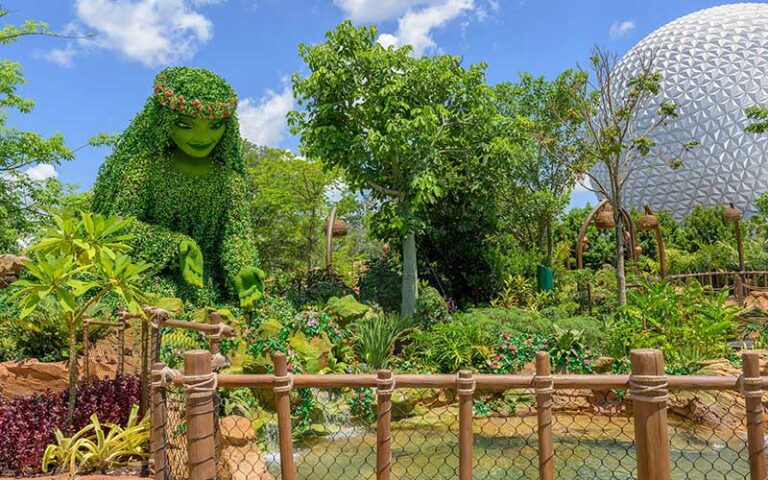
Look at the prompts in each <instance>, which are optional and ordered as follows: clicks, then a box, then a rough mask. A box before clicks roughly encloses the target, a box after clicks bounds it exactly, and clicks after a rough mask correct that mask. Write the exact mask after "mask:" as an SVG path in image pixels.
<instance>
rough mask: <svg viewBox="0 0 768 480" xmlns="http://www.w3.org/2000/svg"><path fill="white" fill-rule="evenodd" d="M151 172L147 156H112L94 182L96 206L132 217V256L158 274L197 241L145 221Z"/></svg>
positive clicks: (173, 265) (111, 212) (94, 201)
mask: <svg viewBox="0 0 768 480" xmlns="http://www.w3.org/2000/svg"><path fill="white" fill-rule="evenodd" d="M120 160H122V161H120ZM151 175H152V172H151V171H150V168H149V162H148V161H146V160H145V159H137V158H134V159H118V158H117V157H110V158H108V159H107V161H106V162H105V163H104V166H103V167H102V168H101V170H100V171H99V177H98V179H97V180H96V184H95V185H94V196H93V201H92V208H93V210H94V211H97V212H100V213H104V214H106V215H119V216H121V217H132V218H133V219H134V221H133V225H132V227H131V230H132V231H131V233H132V234H133V235H134V236H135V238H134V239H133V240H132V241H131V242H130V244H131V247H132V248H133V250H132V256H133V257H134V258H136V259H139V260H144V261H146V262H148V263H151V264H152V272H155V273H157V272H160V271H162V270H165V269H166V268H168V267H176V266H177V265H178V258H179V253H180V252H179V249H180V246H181V245H182V243H183V242H185V241H186V242H191V243H192V244H194V245H195V246H196V244H195V242H194V240H192V239H191V238H190V237H188V236H187V235H184V234H181V233H177V232H173V231H171V230H168V229H167V228H165V227H161V226H159V225H155V224H152V223H148V222H145V221H142V220H141V219H144V218H146V216H147V213H146V212H147V205H148V202H149V195H150V193H151V188H152V186H151V184H150V179H151V178H152V177H151ZM190 283H191V282H190Z"/></svg>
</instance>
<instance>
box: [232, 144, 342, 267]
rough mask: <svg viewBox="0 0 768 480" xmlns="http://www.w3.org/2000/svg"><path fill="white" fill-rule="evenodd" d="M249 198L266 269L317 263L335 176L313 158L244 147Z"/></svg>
mask: <svg viewBox="0 0 768 480" xmlns="http://www.w3.org/2000/svg"><path fill="white" fill-rule="evenodd" d="M244 151H245V164H246V170H247V173H248V181H249V182H250V183H251V185H252V189H251V191H253V192H254V193H253V198H252V199H251V200H250V210H251V216H252V219H253V226H254V230H255V234H256V239H257V246H258V249H259V252H260V254H261V256H262V264H263V266H264V269H265V270H266V271H286V272H293V271H298V270H301V269H302V268H305V269H306V270H312V269H313V268H316V267H317V264H318V260H319V259H320V258H321V257H322V245H323V238H324V236H325V230H324V228H323V226H324V225H325V221H326V219H327V217H328V210H329V205H328V198H327V192H328V189H329V188H330V187H331V185H332V184H333V182H334V180H336V178H337V175H335V174H334V173H333V172H332V171H329V170H325V169H323V165H322V163H320V162H319V161H316V160H308V159H303V158H298V157H296V156H295V155H293V154H292V153H291V152H289V151H286V150H280V149H276V148H269V147H257V146H255V145H253V144H250V143H246V145H245V150H244Z"/></svg>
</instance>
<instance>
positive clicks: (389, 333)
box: [355, 315, 412, 369]
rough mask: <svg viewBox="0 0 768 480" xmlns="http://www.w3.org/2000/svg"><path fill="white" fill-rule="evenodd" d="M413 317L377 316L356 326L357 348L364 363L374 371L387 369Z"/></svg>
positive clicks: (361, 321)
mask: <svg viewBox="0 0 768 480" xmlns="http://www.w3.org/2000/svg"><path fill="white" fill-rule="evenodd" d="M411 324H412V321H411V317H404V318H401V317H400V316H398V315H377V316H375V317H373V318H369V319H364V320H360V321H359V322H358V323H357V324H356V325H355V334H356V337H357V341H356V343H355V347H356V350H357V353H358V355H359V356H360V358H361V359H362V361H363V363H365V364H366V365H368V366H369V367H371V368H374V369H380V368H385V367H386V366H387V362H388V360H389V356H390V355H391V354H392V351H393V350H394V348H395V342H397V340H398V339H399V338H400V337H401V336H402V335H403V334H404V333H406V331H407V330H409V329H410V328H411V326H412V325H411Z"/></svg>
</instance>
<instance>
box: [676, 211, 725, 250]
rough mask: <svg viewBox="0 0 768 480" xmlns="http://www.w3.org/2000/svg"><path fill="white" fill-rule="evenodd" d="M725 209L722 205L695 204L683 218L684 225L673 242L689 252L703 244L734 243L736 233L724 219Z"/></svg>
mask: <svg viewBox="0 0 768 480" xmlns="http://www.w3.org/2000/svg"><path fill="white" fill-rule="evenodd" d="M724 210H725V207H723V206H722V205H716V206H710V207H702V206H699V205H697V206H695V207H694V208H693V210H691V211H690V212H689V213H688V215H686V216H685V219H683V226H682V228H681V229H680V230H679V231H678V232H677V235H676V237H674V238H672V239H670V240H671V243H672V244H673V245H674V246H677V247H679V248H681V249H683V250H685V251H687V252H695V251H696V250H698V249H699V248H701V246H702V245H715V244H717V243H719V242H725V243H726V244H730V245H733V244H734V243H735V235H736V234H735V232H734V229H733V228H732V227H731V226H730V225H728V223H726V221H725V220H724V219H723V212H724Z"/></svg>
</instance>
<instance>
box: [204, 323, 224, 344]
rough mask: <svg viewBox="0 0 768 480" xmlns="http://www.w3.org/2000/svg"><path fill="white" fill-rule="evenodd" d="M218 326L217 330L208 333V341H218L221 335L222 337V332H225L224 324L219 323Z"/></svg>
mask: <svg viewBox="0 0 768 480" xmlns="http://www.w3.org/2000/svg"><path fill="white" fill-rule="evenodd" d="M218 326H219V329H218V330H216V331H215V332H213V333H209V334H208V338H209V339H211V340H220V339H221V337H222V335H224V331H226V329H227V326H226V325H225V324H223V323H219V324H218Z"/></svg>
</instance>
